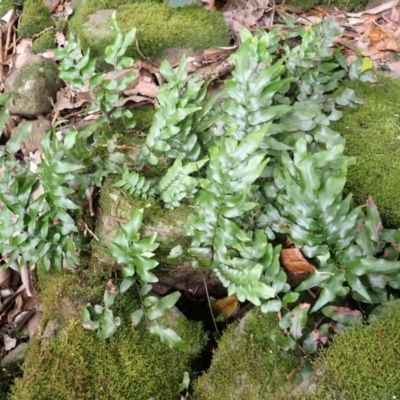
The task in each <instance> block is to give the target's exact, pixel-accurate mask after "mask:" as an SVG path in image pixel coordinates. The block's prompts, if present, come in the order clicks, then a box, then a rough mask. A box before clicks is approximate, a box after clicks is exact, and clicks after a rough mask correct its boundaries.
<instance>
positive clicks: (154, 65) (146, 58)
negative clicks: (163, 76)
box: [135, 38, 158, 68]
mask: <svg viewBox="0 0 400 400" xmlns="http://www.w3.org/2000/svg"><path fill="white" fill-rule="evenodd" d="M135 44H136V50H137V51H138V53H139V54H140V55H141V56H142V57H143V58H144V59H145V60H146V61H147V62H148V63H149V64H151V65H152V66H153V67H157V68H158V65H157V64H156V63H155V62H153V61H152V60H151V59H150V58H149V57H146V56H145V55H144V54H143V53H142V52H141V50H140V47H139V42H138V40H137V39H136V38H135Z"/></svg>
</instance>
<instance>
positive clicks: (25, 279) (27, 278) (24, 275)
mask: <svg viewBox="0 0 400 400" xmlns="http://www.w3.org/2000/svg"><path fill="white" fill-rule="evenodd" d="M21 280H22V283H23V284H24V286H25V289H26V293H27V295H28V296H29V297H32V291H33V282H32V275H31V269H30V268H29V267H28V265H27V264H24V265H23V266H22V268H21Z"/></svg>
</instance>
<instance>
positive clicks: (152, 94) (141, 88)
mask: <svg viewBox="0 0 400 400" xmlns="http://www.w3.org/2000/svg"><path fill="white" fill-rule="evenodd" d="M123 93H124V94H125V95H127V96H132V95H142V96H146V97H149V98H151V99H155V98H156V97H157V94H158V86H157V85H156V84H155V83H154V82H145V81H144V80H141V81H139V82H138V83H137V85H136V86H135V87H134V88H132V89H126V90H124V92H123Z"/></svg>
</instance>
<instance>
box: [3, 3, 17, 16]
mask: <svg viewBox="0 0 400 400" xmlns="http://www.w3.org/2000/svg"><path fill="white" fill-rule="evenodd" d="M10 10H15V3H14V0H2V2H1V3H0V15H1V16H3V15H4V14H6V13H7V12H8V11H10Z"/></svg>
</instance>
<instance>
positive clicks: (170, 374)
mask: <svg viewBox="0 0 400 400" xmlns="http://www.w3.org/2000/svg"><path fill="white" fill-rule="evenodd" d="M136 307H138V304H137V301H136V300H135V299H134V298H133V297H129V294H128V295H126V296H118V297H117V300H116V303H115V307H114V314H115V315H119V316H121V317H122V320H123V323H122V326H121V327H120V328H119V330H118V331H117V333H116V334H115V335H114V336H113V337H112V338H110V339H109V340H107V341H101V340H100V339H98V338H97V336H96V334H95V333H93V332H90V331H86V330H84V329H83V328H82V327H81V326H80V322H79V321H78V320H75V321H71V322H70V323H69V325H68V326H67V327H66V329H65V330H63V332H62V333H60V335H59V336H58V337H57V339H55V340H54V341H53V342H51V343H50V344H49V345H48V346H47V347H44V348H41V346H40V342H39V340H35V341H33V343H32V344H31V347H30V351H29V355H28V358H27V359H26V361H25V364H24V376H23V378H21V379H18V380H17V381H16V385H15V387H14V388H13V391H12V396H11V399H14V400H17V399H18V400H20V399H24V400H30V399H40V400H47V399H48V400H50V399H51V400H54V399H60V400H61V399H71V400H72V399H77V400H78V399H79V400H84V399H93V400H94V399H96V400H97V399H121V400H122V399H129V400H135V399H137V400H143V399H148V398H150V397H151V396H153V395H154V396H157V399H159V400H163V399H164V400H171V399H175V398H179V392H180V390H181V389H180V383H181V381H182V377H183V372H184V371H185V370H188V369H190V368H189V362H190V360H191V359H192V357H193V356H194V355H195V352H196V351H197V350H196V349H195V348H192V353H190V352H189V353H183V352H179V351H177V350H172V349H169V348H168V347H167V346H166V345H164V344H162V343H161V342H160V340H159V339H158V338H157V337H155V336H153V335H150V334H149V333H148V331H147V329H146V326H145V324H142V325H140V326H139V327H138V328H137V329H136V330H133V329H132V327H131V324H130V318H129V312H130V311H132V310H134V309H135V308H136ZM178 321H179V322H177V323H176V324H175V325H174V329H175V330H176V331H177V332H179V334H180V335H181V336H182V338H183V339H184V340H186V341H190V343H193V341H194V342H196V341H197V342H198V343H200V342H202V341H203V340H204V334H203V333H202V329H201V325H199V324H194V323H189V322H188V321H186V320H184V319H180V320H178Z"/></svg>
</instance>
